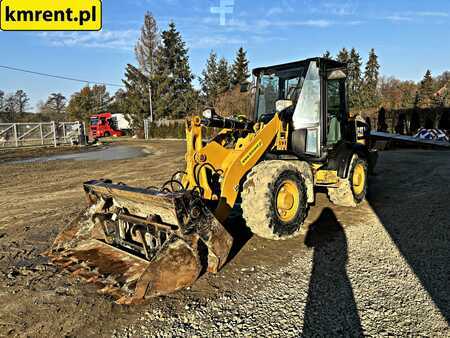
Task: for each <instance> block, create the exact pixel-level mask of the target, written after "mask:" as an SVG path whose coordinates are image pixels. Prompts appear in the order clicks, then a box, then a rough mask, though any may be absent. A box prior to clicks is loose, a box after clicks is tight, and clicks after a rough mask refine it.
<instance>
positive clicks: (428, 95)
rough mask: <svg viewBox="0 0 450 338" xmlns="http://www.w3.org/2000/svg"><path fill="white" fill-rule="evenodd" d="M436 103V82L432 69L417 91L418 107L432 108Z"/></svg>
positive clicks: (428, 71) (426, 74)
mask: <svg viewBox="0 0 450 338" xmlns="http://www.w3.org/2000/svg"><path fill="white" fill-rule="evenodd" d="M433 105H434V82H433V77H432V76H431V71H430V70H427V72H426V73H425V76H424V78H423V80H422V82H421V83H420V86H419V91H418V92H417V107H419V108H421V109H424V108H431V107H432V106H433Z"/></svg>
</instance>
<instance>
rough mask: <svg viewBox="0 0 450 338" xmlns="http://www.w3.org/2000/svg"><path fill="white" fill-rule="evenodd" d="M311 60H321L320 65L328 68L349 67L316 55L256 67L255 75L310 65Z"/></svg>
mask: <svg viewBox="0 0 450 338" xmlns="http://www.w3.org/2000/svg"><path fill="white" fill-rule="evenodd" d="M311 61H317V62H319V65H325V67H326V68H328V69H338V68H347V64H346V63H342V62H339V61H336V60H332V59H328V58H323V57H315V58H309V59H305V60H300V61H294V62H289V63H283V64H279V65H273V66H266V67H259V68H255V69H253V75H255V76H257V75H259V74H260V73H263V72H269V71H270V72H272V71H280V70H285V69H291V68H297V67H305V66H308V65H309V63H310V62H311Z"/></svg>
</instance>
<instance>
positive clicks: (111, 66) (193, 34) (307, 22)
mask: <svg viewBox="0 0 450 338" xmlns="http://www.w3.org/2000/svg"><path fill="white" fill-rule="evenodd" d="M221 1H222V7H226V9H227V12H231V13H227V14H225V18H224V19H225V20H224V21H223V18H222V21H221V17H220V15H219V14H218V13H216V12H217V11H216V10H215V9H214V8H215V7H220V2H221ZM146 11H150V12H152V13H153V15H154V16H155V17H156V20H157V22H158V25H159V28H160V30H164V29H166V28H167V25H168V23H169V22H170V21H173V22H175V24H176V26H177V28H178V30H179V31H180V32H181V34H182V37H183V39H184V40H185V42H186V45H187V47H188V48H189V57H190V65H191V69H192V71H193V73H194V74H195V75H196V76H199V75H200V74H201V71H202V69H203V68H204V65H205V62H206V59H207V58H208V55H209V53H210V52H211V50H214V51H216V52H217V54H218V55H219V56H223V57H226V58H227V59H228V60H229V61H232V60H233V59H234V57H235V54H236V51H237V49H238V48H239V47H241V46H243V47H244V48H245V49H246V50H247V55H248V58H249V60H250V67H251V68H254V67H259V66H263V65H270V64H277V63H284V62H289V61H294V60H300V59H304V58H308V57H313V56H319V55H322V54H323V53H324V52H325V51H326V50H329V51H331V52H332V54H333V55H335V54H337V52H338V51H339V49H341V48H342V47H347V48H349V49H350V48H352V47H355V48H356V49H357V50H358V51H359V52H360V54H361V56H362V57H363V60H364V61H365V60H366V59H367V55H368V53H369V51H370V49H371V48H375V50H376V52H377V54H378V56H379V61H380V64H381V73H382V75H384V76H395V77H397V78H400V79H402V80H414V81H419V80H420V79H421V78H422V77H423V75H424V73H425V72H426V70H427V69H430V70H431V71H432V73H433V74H435V75H438V74H440V73H442V72H443V71H445V70H450V36H449V33H448V32H450V1H448V0H433V1H423V0H420V1H418V0H395V1H392V0H391V1H387V0H314V1H313V0H298V1H294V0H271V1H269V0H260V1H250V0H129V1H126V0H121V1H117V0H103V28H102V30H101V31H99V32H3V31H0V46H1V47H0V65H2V66H10V67H17V68H23V69H28V70H32V71H37V72H43V73H50V74H55V75H60V76H68V77H74V78H80V79H83V80H88V81H93V82H102V83H103V82H104V83H112V84H122V82H121V79H122V78H123V74H124V69H125V66H126V64H127V63H132V64H135V63H136V60H135V57H134V51H133V49H134V45H135V43H136V41H137V39H138V37H139V30H140V28H141V26H142V23H143V18H144V14H145V12H146ZM196 82H197V81H196ZM197 83H198V82H197ZM82 86H83V84H82V83H76V82H70V81H64V80H58V79H50V78H45V77H40V76H36V75H30V74H23V73H18V72H14V71H10V70H4V69H1V68H0V90H3V91H4V92H14V91H16V90H17V89H23V90H25V91H26V92H27V94H28V95H29V97H30V98H31V100H30V103H31V107H30V108H31V109H30V110H33V109H34V108H35V105H36V104H37V103H38V102H39V101H40V100H46V98H47V97H48V95H49V94H50V93H53V92H61V93H63V94H64V95H65V96H66V97H67V98H69V97H70V95H71V94H72V93H73V92H75V91H78V90H80V89H81V88H82ZM108 90H109V91H110V92H111V93H114V92H115V90H117V88H116V87H109V88H108Z"/></svg>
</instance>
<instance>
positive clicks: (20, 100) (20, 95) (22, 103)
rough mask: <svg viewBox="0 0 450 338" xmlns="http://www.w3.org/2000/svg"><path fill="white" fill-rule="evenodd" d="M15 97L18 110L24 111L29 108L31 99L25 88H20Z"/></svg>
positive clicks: (19, 111)
mask: <svg viewBox="0 0 450 338" xmlns="http://www.w3.org/2000/svg"><path fill="white" fill-rule="evenodd" d="M14 98H15V100H16V107H17V112H18V113H24V112H25V111H26V110H27V108H28V102H30V99H29V98H28V95H27V93H25V92H24V91H23V90H21V89H19V90H18V91H16V93H15V94H14Z"/></svg>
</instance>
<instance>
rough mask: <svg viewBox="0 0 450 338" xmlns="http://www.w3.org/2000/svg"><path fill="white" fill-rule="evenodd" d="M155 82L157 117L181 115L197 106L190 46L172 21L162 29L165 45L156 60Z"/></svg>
mask: <svg viewBox="0 0 450 338" xmlns="http://www.w3.org/2000/svg"><path fill="white" fill-rule="evenodd" d="M155 61H156V62H155V76H154V79H153V80H154V81H156V82H157V83H158V88H157V92H156V96H157V97H158V101H157V102H155V110H156V113H157V114H158V116H161V117H167V118H180V117H183V116H185V115H186V113H190V112H192V110H193V109H194V106H195V91H194V89H193V87H192V80H193V78H194V77H193V75H192V73H191V69H190V66H189V57H188V49H187V48H186V44H185V43H184V41H183V40H182V37H181V35H180V33H179V32H178V31H177V29H176V26H175V24H174V23H173V22H171V23H170V24H169V28H168V29H167V30H166V31H163V32H162V44H161V46H160V48H159V49H158V52H157V56H156V60H155Z"/></svg>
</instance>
